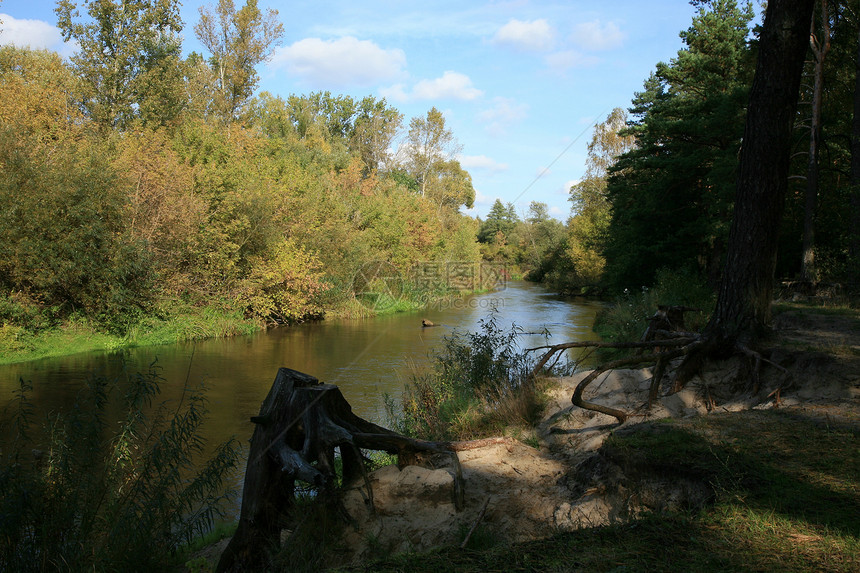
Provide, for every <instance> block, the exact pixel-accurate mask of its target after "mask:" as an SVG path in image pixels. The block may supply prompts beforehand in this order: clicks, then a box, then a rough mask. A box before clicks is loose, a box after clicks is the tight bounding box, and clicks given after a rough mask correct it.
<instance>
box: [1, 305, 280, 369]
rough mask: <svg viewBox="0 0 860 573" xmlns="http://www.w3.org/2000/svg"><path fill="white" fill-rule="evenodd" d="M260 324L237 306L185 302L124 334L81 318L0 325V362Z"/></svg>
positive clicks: (237, 331) (250, 329) (239, 331)
mask: <svg viewBox="0 0 860 573" xmlns="http://www.w3.org/2000/svg"><path fill="white" fill-rule="evenodd" d="M262 328H263V327H262V325H261V324H260V323H258V322H254V321H249V320H246V319H245V318H244V316H243V314H242V312H241V311H240V310H233V309H229V308H221V307H218V306H207V307H192V306H185V305H174V306H173V307H171V308H169V309H165V310H163V311H162V312H160V313H159V315H158V316H149V317H144V318H142V319H141V320H140V321H139V322H137V323H136V324H133V325H131V326H130V327H129V328H128V330H127V332H126V333H125V334H124V335H116V334H109V333H106V332H104V331H103V330H101V329H99V328H98V326H97V325H95V324H93V323H92V322H90V321H88V320H85V319H80V318H72V319H70V320H67V321H66V322H64V323H63V324H61V325H59V326H57V327H55V328H50V329H47V330H39V331H36V332H34V331H30V330H26V329H24V328H20V327H15V326H11V325H5V326H0V364H13V363H17V362H26V361H29V360H36V359H39V358H51V357H55V356H68V355H70V354H77V353H79V352H91V351H94V350H107V351H111V350H119V349H122V348H135V347H139V346H153V345H160V344H173V343H176V342H185V341H189V340H201V339H205V338H218V337H223V336H235V335H243V334H252V333H254V332H257V331H259V330H260V329H262Z"/></svg>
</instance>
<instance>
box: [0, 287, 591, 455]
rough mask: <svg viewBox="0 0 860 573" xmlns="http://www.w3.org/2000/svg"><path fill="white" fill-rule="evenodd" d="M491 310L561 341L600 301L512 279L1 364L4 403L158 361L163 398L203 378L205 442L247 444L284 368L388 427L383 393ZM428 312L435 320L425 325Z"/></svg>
mask: <svg viewBox="0 0 860 573" xmlns="http://www.w3.org/2000/svg"><path fill="white" fill-rule="evenodd" d="M493 308H495V309H496V311H497V317H496V318H497V321H498V324H499V326H500V327H502V328H504V329H507V328H509V327H510V326H511V325H512V324H516V325H518V326H519V327H521V328H522V329H523V330H524V331H525V332H528V333H539V332H541V331H542V330H543V329H544V328H546V329H547V330H548V331H549V332H550V333H551V334H552V337H551V338H550V339H549V343H560V342H568V341H573V340H586V339H590V338H594V335H593V334H592V332H591V328H592V324H593V322H594V317H595V314H596V313H597V311H598V310H599V308H600V305H599V304H597V303H592V302H584V301H580V300H577V301H572V300H570V299H564V298H561V297H559V296H556V295H554V294H552V293H550V292H548V291H547V290H545V289H544V288H542V287H541V286H540V285H536V284H532V283H527V282H520V281H510V282H508V283H507V284H506V285H505V287H504V288H503V289H501V290H497V291H493V292H490V293H485V294H481V295H473V296H469V297H465V298H459V299H454V300H451V301H447V302H444V303H437V304H435V305H433V306H432V307H431V308H428V309H426V310H425V311H423V312H422V313H416V314H413V313H406V314H394V315H389V316H381V317H376V318H370V319H362V320H332V321H322V322H318V323H310V324H301V325H297V326H292V327H288V328H277V329H273V330H269V331H267V332H260V333H258V334H256V335H252V336H242V337H234V338H222V339H214V340H205V341H197V342H189V343H182V344H173V345H165V346H152V347H145V348H135V349H130V350H124V351H121V352H115V353H105V352H93V353H85V354H76V355H72V356H65V357H60V358H50V359H44V360H36V361H31V362H26V363H21V364H12V365H6V366H0V407H2V405H4V404H6V403H8V402H9V401H10V399H11V398H12V392H13V391H14V390H15V389H16V388H17V387H18V380H19V378H23V379H25V380H28V381H31V382H32V385H33V390H32V393H31V395H30V397H31V400H32V402H33V403H34V405H35V406H36V408H37V410H38V411H39V412H40V413H41V416H43V415H44V413H46V412H49V411H57V410H62V409H63V408H67V407H68V406H69V405H70V404H71V403H72V402H73V401H74V398H75V395H76V394H77V393H78V391H79V390H80V388H81V386H82V384H83V382H84V381H85V380H86V379H87V377H88V376H91V375H93V374H101V375H106V376H110V377H113V376H117V374H118V373H119V372H121V371H122V368H123V365H124V366H125V368H126V369H127V370H128V371H131V372H136V371H141V370H145V369H146V368H147V367H148V365H149V364H150V363H152V362H154V361H156V362H157V365H158V367H159V368H160V369H161V376H162V377H163V378H164V381H163V382H162V384H161V390H162V392H161V396H160V399H164V400H175V399H177V398H178V397H179V395H180V394H181V392H182V389H183V388H184V386H185V385H186V381H187V383H188V384H189V385H190V386H196V385H198V384H200V383H201V382H202V383H204V384H205V386H206V388H207V397H208V407H209V411H210V414H209V422H207V423H206V425H205V430H204V433H205V437H206V439H207V441H208V442H209V443H213V444H214V443H220V442H222V441H224V440H226V439H228V438H229V437H230V436H236V437H237V438H239V440H240V442H241V443H247V441H248V439H249V438H250V436H251V433H252V432H253V425H252V424H251V423H250V421H249V418H250V417H251V416H253V415H256V414H257V413H258V412H259V409H260V404H261V402H262V400H263V399H264V398H265V396H266V394H267V393H268V391H269V389H270V387H271V384H272V381H273V380H274V378H275V374H276V372H277V370H278V368H279V367H281V366H287V367H289V368H293V369H295V370H300V371H302V372H305V373H308V374H311V375H313V376H316V377H317V378H319V379H320V380H321V381H323V382H327V383H332V384H337V385H338V386H339V387H340V388H341V391H342V392H343V394H344V396H345V397H346V399H347V400H348V401H349V402H350V404H351V405H352V407H353V411H355V412H356V414H358V415H359V416H362V417H364V418H367V419H369V420H373V421H375V422H378V423H382V424H383V425H384V424H385V422H386V419H385V409H384V406H383V398H382V397H383V395H384V394H390V395H392V396H395V397H397V396H399V395H400V393H401V392H402V390H403V388H404V385H405V383H406V381H408V379H409V376H410V372H411V371H412V368H415V367H417V368H420V367H421V366H422V365H425V366H426V364H427V363H428V362H429V360H428V356H429V355H430V354H431V353H432V352H433V350H434V348H438V347H439V345H441V344H442V343H443V337H445V336H450V335H451V334H452V333H453V332H454V331H455V330H456V331H459V332H475V331H478V330H479V329H480V321H481V320H485V319H487V318H488V317H489V315H490V313H491V309H493ZM422 319H427V320H430V321H432V322H433V323H435V324H437V325H439V326H436V327H433V328H423V327H422V325H421V321H422ZM546 343H547V341H546V339H544V337H542V336H541V335H539V334H528V335H524V336H523V337H522V345H523V347H529V346H539V345H541V344H546ZM42 419H44V418H42Z"/></svg>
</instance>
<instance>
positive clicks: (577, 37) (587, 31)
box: [571, 20, 625, 52]
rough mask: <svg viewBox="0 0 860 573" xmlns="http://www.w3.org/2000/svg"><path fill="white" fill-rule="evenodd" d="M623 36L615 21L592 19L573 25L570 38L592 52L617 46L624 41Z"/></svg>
mask: <svg viewBox="0 0 860 573" xmlns="http://www.w3.org/2000/svg"><path fill="white" fill-rule="evenodd" d="M624 37H625V35H624V33H623V32H622V31H621V29H620V28H619V27H618V25H617V24H616V23H615V22H608V23H606V24H601V23H600V22H599V21H598V20H594V21H593V22H583V23H581V24H577V25H576V26H574V28H573V37H572V38H571V40H572V41H573V43H574V44H576V45H577V46H579V47H580V48H582V49H583V50H586V51H589V52H594V51H599V50H612V49H615V48H619V47H621V44H623V43H624Z"/></svg>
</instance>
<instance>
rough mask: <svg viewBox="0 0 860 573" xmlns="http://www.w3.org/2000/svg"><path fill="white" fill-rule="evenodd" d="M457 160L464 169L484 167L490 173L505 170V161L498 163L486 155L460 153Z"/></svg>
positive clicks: (506, 167)
mask: <svg viewBox="0 0 860 573" xmlns="http://www.w3.org/2000/svg"><path fill="white" fill-rule="evenodd" d="M458 160H459V161H460V165H461V166H463V168H465V169H467V170H468V169H486V170H487V171H490V172H492V173H498V172H500V171H507V170H508V164H507V163H499V162H498V161H496V160H495V159H492V158H491V157H487V156H486V155H461V156H460V157H459V158H458Z"/></svg>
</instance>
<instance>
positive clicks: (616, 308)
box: [594, 269, 716, 358]
mask: <svg viewBox="0 0 860 573" xmlns="http://www.w3.org/2000/svg"><path fill="white" fill-rule="evenodd" d="M715 302H716V299H715V296H714V292H713V290H711V288H710V287H708V286H707V284H706V283H705V281H704V280H703V279H702V278H701V277H700V276H699V275H698V274H697V273H695V272H692V271H688V270H678V271H675V270H670V269H661V270H659V271H657V279H656V283H655V285H654V287H653V288H650V289H649V288H647V287H642V290H641V291H640V292H636V293H631V292H628V291H627V290H626V289H625V291H624V293H623V294H622V295H621V296H620V297H619V298H618V299H617V300H616V301H615V303H614V304H612V305H610V306H608V307H607V308H606V309H605V310H603V311H601V312H600V313H599V314H598V315H597V318H596V320H595V323H594V331H595V332H597V334H599V335H600V337H601V338H602V339H603V340H605V341H607V342H632V341H637V340H639V339H640V338H641V337H642V334H643V333H644V332H645V329H646V328H648V319H649V318H651V317H652V316H654V312H655V311H656V310H657V306H658V305H666V306H687V307H690V308H695V309H699V312H688V313H686V314H685V322H686V327H687V330H688V331H698V330H701V329H702V328H703V327H704V326H705V324H707V321H708V318H709V317H710V314H711V311H712V310H713V308H714V304H715ZM622 352H623V351H619V350H613V349H601V352H600V354H601V356H602V357H604V358H605V357H609V356H613V355H618V354H620V353H622Z"/></svg>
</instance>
